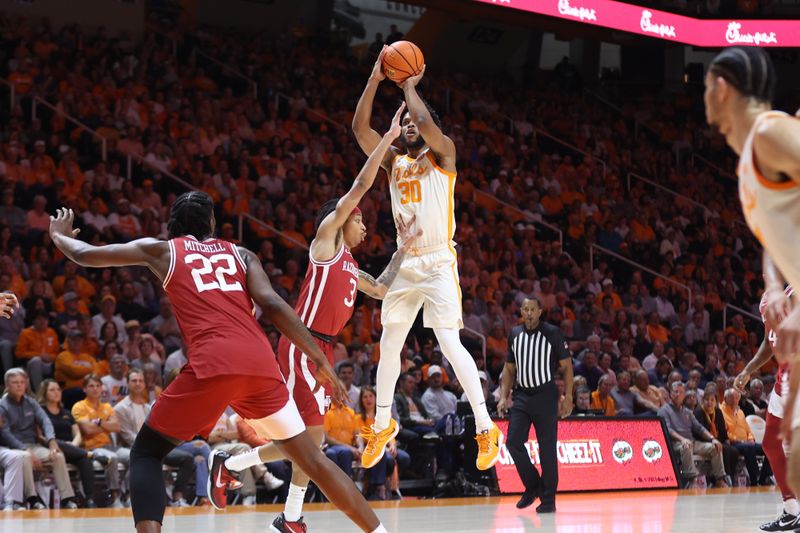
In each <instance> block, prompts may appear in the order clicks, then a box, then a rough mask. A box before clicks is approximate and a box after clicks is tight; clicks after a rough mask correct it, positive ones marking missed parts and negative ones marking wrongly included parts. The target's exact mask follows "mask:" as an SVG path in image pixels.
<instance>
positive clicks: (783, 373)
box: [758, 285, 794, 398]
mask: <svg viewBox="0 0 800 533" xmlns="http://www.w3.org/2000/svg"><path fill="white" fill-rule="evenodd" d="M785 293H786V296H787V297H791V296H792V294H793V293H794V289H792V286H791V285H787V286H786V291H785ZM766 310H767V299H766V294H765V295H764V296H762V297H761V303H759V304H758V311H759V313H761V321H762V322H764V335H765V336H766V338H767V341H769V343H770V345H771V346H772V347H773V348H775V344H776V343H777V342H778V335H777V334H776V333H775V332H774V331H773V330H772V329H770V328H769V327H767V325H766V322H767V316H766ZM773 391H774V392H775V394H777V395H778V396H780V397H781V398H786V396H787V395H788V394H789V364H788V363H783V364H781V365H778V372H777V373H776V374H775V387H774V388H773Z"/></svg>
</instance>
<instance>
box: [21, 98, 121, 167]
mask: <svg viewBox="0 0 800 533" xmlns="http://www.w3.org/2000/svg"><path fill="white" fill-rule="evenodd" d="M40 105H43V106H44V107H46V108H48V109H50V110H51V111H53V112H54V113H57V114H59V115H60V116H62V117H64V118H65V119H67V120H69V121H70V122H72V123H73V124H75V125H76V126H78V127H79V128H80V129H82V130H84V131H85V132H87V133H89V134H90V135H91V136H92V137H95V138H96V139H99V140H100V154H101V155H100V157H101V159H102V160H103V161H105V160H106V156H107V155H108V154H107V152H106V138H105V137H103V136H102V135H100V134H99V133H97V131H96V130H93V129H92V128H90V127H89V126H87V125H86V124H84V123H83V122H81V121H80V120H78V119H77V118H75V117H73V116H72V115H70V114H69V113H67V112H66V111H64V110H63V109H59V108H58V107H56V106H54V105H53V104H51V103H50V102H48V101H47V100H45V99H43V98H41V97H39V96H34V97H33V102H32V104H31V118H32V119H33V120H36V110H37V107H38V106H40Z"/></svg>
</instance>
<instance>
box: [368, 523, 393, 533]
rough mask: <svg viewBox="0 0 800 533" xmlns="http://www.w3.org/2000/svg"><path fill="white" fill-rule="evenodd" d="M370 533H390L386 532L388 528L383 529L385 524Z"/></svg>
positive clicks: (379, 525)
mask: <svg viewBox="0 0 800 533" xmlns="http://www.w3.org/2000/svg"><path fill="white" fill-rule="evenodd" d="M370 533H389V532H388V531H386V528H385V527H383V524H378V527H376V528H375V529H373V530H372V531H371V532H370Z"/></svg>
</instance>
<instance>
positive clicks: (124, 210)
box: [108, 198, 142, 241]
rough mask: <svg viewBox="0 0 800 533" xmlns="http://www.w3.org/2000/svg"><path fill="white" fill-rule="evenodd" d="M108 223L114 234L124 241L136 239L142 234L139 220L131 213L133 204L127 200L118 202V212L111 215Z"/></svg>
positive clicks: (123, 199)
mask: <svg viewBox="0 0 800 533" xmlns="http://www.w3.org/2000/svg"><path fill="white" fill-rule="evenodd" d="M108 223H109V224H111V229H112V231H113V232H114V234H115V235H116V236H117V237H118V238H119V239H122V240H124V241H131V240H133V239H136V238H137V237H139V236H140V235H141V233H142V227H141V225H140V224H139V219H138V218H137V217H136V216H135V215H133V214H132V213H131V204H130V202H129V201H128V200H127V198H122V199H120V200H119V201H118V202H117V212H116V213H112V214H111V215H109V217H108Z"/></svg>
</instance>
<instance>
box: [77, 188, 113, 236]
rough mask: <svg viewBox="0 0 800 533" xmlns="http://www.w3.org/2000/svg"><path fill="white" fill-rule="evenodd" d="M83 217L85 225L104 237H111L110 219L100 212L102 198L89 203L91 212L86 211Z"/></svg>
mask: <svg viewBox="0 0 800 533" xmlns="http://www.w3.org/2000/svg"><path fill="white" fill-rule="evenodd" d="M81 216H82V217H83V223H84V224H86V225H87V226H89V227H91V228H94V230H95V231H97V233H100V234H101V235H103V236H110V232H109V228H110V227H111V224H110V223H109V222H108V218H107V217H106V216H105V215H104V214H103V213H101V212H100V198H98V197H94V198H92V199H91V200H90V201H89V210H88V211H85V212H84V213H83V215H81Z"/></svg>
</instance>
